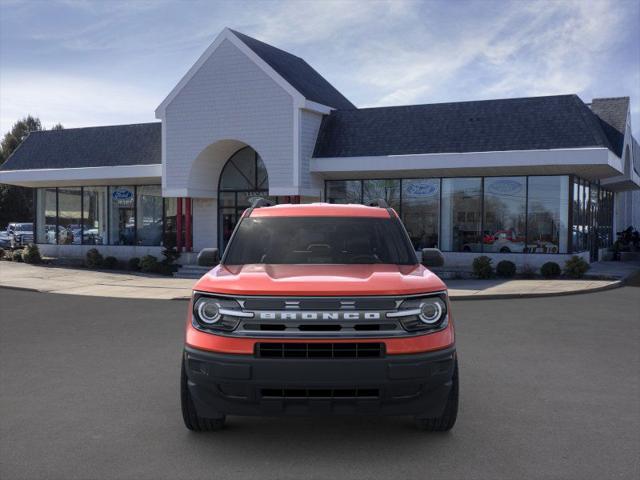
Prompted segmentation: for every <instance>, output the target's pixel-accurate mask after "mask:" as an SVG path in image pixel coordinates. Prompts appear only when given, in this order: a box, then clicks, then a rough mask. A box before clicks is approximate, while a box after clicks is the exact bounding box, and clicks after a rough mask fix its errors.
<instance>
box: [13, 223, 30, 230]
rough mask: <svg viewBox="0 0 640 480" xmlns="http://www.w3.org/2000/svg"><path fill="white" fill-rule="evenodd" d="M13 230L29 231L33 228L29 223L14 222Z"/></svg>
mask: <svg viewBox="0 0 640 480" xmlns="http://www.w3.org/2000/svg"><path fill="white" fill-rule="evenodd" d="M15 230H16V231H18V232H30V231H32V230H33V224H31V223H16V226H15Z"/></svg>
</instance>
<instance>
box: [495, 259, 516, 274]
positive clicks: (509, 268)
mask: <svg viewBox="0 0 640 480" xmlns="http://www.w3.org/2000/svg"><path fill="white" fill-rule="evenodd" d="M496 273H497V274H498V276H499V277H504V278H511V277H513V276H514V275H515V274H516V264H515V263H513V262H510V261H509V260H501V261H500V262H498V265H496Z"/></svg>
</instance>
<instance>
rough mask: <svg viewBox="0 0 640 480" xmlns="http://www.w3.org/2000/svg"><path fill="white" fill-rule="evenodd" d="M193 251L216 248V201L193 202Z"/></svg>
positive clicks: (199, 199) (199, 200)
mask: <svg viewBox="0 0 640 480" xmlns="http://www.w3.org/2000/svg"><path fill="white" fill-rule="evenodd" d="M192 205H193V251H194V252H199V251H200V250H202V249H203V248H211V247H217V246H218V200H217V199H215V200H214V199H208V198H195V199H194V200H193V204H192Z"/></svg>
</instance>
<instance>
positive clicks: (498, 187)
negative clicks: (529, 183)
mask: <svg viewBox="0 0 640 480" xmlns="http://www.w3.org/2000/svg"><path fill="white" fill-rule="evenodd" d="M521 190H522V182H518V181H517V180H507V179H504V180H495V181H493V182H491V183H490V184H489V191H490V192H491V193H495V194H496V195H513V194H514V193H518V192H520V191H521Z"/></svg>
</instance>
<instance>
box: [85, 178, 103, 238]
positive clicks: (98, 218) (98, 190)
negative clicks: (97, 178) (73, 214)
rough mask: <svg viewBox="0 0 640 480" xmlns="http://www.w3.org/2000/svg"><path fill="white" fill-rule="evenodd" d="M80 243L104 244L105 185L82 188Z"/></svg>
mask: <svg viewBox="0 0 640 480" xmlns="http://www.w3.org/2000/svg"><path fill="white" fill-rule="evenodd" d="M82 212H83V215H82V218H83V223H82V225H83V230H82V243H83V244H84V245H104V244H106V243H107V187H84V188H83V189H82Z"/></svg>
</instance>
